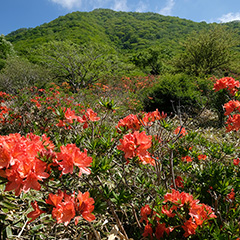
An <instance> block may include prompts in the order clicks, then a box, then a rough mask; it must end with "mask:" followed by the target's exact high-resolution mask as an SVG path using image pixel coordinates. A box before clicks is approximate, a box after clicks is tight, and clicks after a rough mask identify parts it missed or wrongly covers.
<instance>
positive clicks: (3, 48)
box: [0, 35, 16, 70]
mask: <svg viewBox="0 0 240 240" xmlns="http://www.w3.org/2000/svg"><path fill="white" fill-rule="evenodd" d="M15 54H16V53H15V50H14V47H13V45H12V44H11V43H10V42H9V41H7V40H6V38H5V36H4V35H0V70H1V69H2V68H3V67H4V65H5V63H6V59H7V58H8V57H12V56H14V55H15Z"/></svg>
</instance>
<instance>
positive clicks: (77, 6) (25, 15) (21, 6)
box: [0, 0, 240, 35]
mask: <svg viewBox="0 0 240 240" xmlns="http://www.w3.org/2000/svg"><path fill="white" fill-rule="evenodd" d="M96 8H109V9H113V10H116V11H132V12H155V13H159V14H163V15H166V16H176V17H180V18H185V19H190V20H192V21H195V22H201V21H206V22H208V23H210V22H228V21H233V20H240V1H239V0H145V1H143V0H1V3H0V34H4V35H7V34H8V33H10V32H12V31H15V30H17V29H19V28H29V27H36V26H40V25H41V24H43V23H47V22H50V21H52V20H54V19H55V18H57V17H59V16H63V15H66V14H67V13H71V12H74V11H87V12H89V11H92V10H94V9H96Z"/></svg>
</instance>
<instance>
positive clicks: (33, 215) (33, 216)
mask: <svg viewBox="0 0 240 240" xmlns="http://www.w3.org/2000/svg"><path fill="white" fill-rule="evenodd" d="M31 205H32V207H33V209H34V211H32V212H30V213H28V215H27V217H28V218H31V220H30V221H28V223H30V222H32V221H34V220H35V219H36V218H38V217H39V216H40V215H41V214H43V213H45V211H42V210H41V209H40V208H39V206H38V203H37V201H34V202H31Z"/></svg>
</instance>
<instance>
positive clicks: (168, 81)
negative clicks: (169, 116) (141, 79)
mask: <svg viewBox="0 0 240 240" xmlns="http://www.w3.org/2000/svg"><path fill="white" fill-rule="evenodd" d="M143 95H144V98H143V104H144V109H145V110H146V111H153V110H154V109H156V108H158V109H161V111H164V112H166V113H171V112H174V113H175V114H177V113H179V111H180V112H189V113H196V111H197V110H199V109H200V108H201V107H202V106H203V105H204V103H205V101H206V99H205V100H204V97H203V96H201V92H200V91H199V89H198V79H197V78H195V77H191V76H188V75H185V74H176V75H172V74H167V75H164V76H162V77H160V78H159V82H158V83H157V84H156V85H154V86H153V87H150V88H148V89H146V90H145V91H144V93H143Z"/></svg>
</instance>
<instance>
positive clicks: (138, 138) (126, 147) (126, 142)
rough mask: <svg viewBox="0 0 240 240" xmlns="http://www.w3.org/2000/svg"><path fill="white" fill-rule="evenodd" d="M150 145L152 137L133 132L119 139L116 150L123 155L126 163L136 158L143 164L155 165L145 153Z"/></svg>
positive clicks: (148, 154) (147, 153) (143, 133)
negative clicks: (120, 151)
mask: <svg viewBox="0 0 240 240" xmlns="http://www.w3.org/2000/svg"><path fill="white" fill-rule="evenodd" d="M151 145H152V136H148V135H146V133H145V132H139V131H135V132H134V133H128V134H126V135H124V137H123V139H120V144H119V145H118V146H117V149H118V150H122V151H123V152H124V153H125V154H124V157H125V159H127V161H128V162H129V160H128V159H133V158H134V157H138V159H139V161H140V162H141V163H143V164H151V165H155V160H154V159H153V158H152V157H151V155H150V153H149V152H148V151H147V150H148V149H149V148H150V147H151Z"/></svg>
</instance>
